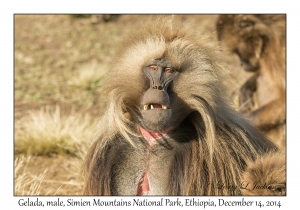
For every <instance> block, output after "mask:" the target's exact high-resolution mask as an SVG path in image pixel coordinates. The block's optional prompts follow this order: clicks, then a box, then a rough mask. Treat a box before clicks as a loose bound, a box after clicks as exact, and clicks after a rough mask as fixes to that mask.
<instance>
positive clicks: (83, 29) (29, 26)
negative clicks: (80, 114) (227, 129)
mask: <svg viewBox="0 0 300 210" xmlns="http://www.w3.org/2000/svg"><path fill="white" fill-rule="evenodd" d="M216 17H217V16H216V15H182V16H181V20H182V21H184V22H186V23H191V24H194V25H195V30H199V31H204V32H205V33H206V34H207V33H208V34H211V36H212V40H215V39H216V33H215V29H214V24H215V20H216ZM146 18H147V16H146V15H121V16H119V17H118V18H117V19H115V20H112V21H109V22H104V21H103V20H102V19H101V17H100V18H98V19H97V17H96V16H95V15H94V16H92V17H87V18H74V17H70V16H69V15H15V26H14V27H15V120H16V119H19V118H21V117H22V116H24V115H25V114H26V111H28V110H32V109H36V108H39V107H41V106H43V105H49V104H57V103H58V104H63V105H64V106H65V107H69V106H70V105H72V106H75V107H78V110H79V109H80V107H88V110H89V112H90V113H91V114H92V115H93V116H95V120H97V118H98V116H99V115H101V110H102V107H103V102H102V101H101V100H100V101H99V93H98V92H97V91H94V90H91V91H90V90H84V91H83V90H80V89H75V88H73V89H72V88H70V87H69V86H67V85H66V83H67V81H68V79H69V78H70V75H72V74H73V73H76V72H77V71H78V69H80V67H81V66H82V65H83V64H86V63H90V62H95V63H97V64H103V63H104V64H108V63H109V62H110V61H111V58H112V57H113V53H114V50H115V48H116V46H117V45H118V43H119V42H120V41H121V39H122V38H123V37H124V34H125V33H126V31H128V30H134V28H136V27H138V24H139V23H140V21H143V20H145V19H146ZM224 59H225V60H226V61H227V62H228V65H229V68H230V69H231V70H232V71H233V73H234V72H239V74H242V71H240V69H239V67H238V65H237V61H236V60H235V58H234V57H232V56H231V57H230V56H229V57H225V58H224ZM234 74H235V73H234ZM244 80H245V79H243V80H241V79H238V78H233V81H232V84H234V86H230V85H231V83H230V84H227V85H228V86H230V92H231V94H232V95H234V94H235V92H234V91H235V90H236V89H237V87H238V86H239V85H240V84H241V83H242V82H243V81H244ZM19 156H20V154H18V155H16V157H19ZM78 161H81V160H78V159H76V158H75V157H71V156H67V155H64V156H62V155H53V156H52V157H49V156H33V157H31V159H30V161H29V162H28V165H27V166H26V169H25V170H26V173H28V174H30V176H33V177H34V175H36V176H38V175H40V174H42V173H44V171H45V170H47V172H46V173H45V174H46V175H45V177H44V179H43V182H42V184H41V186H40V190H39V194H40V195H53V194H56V195H80V190H81V187H82V185H81V176H80V170H79V169H78V164H73V163H74V162H78ZM24 167H25V166H24ZM22 172H24V171H23V170H22ZM17 175H18V174H17ZM27 188H29V186H27Z"/></svg>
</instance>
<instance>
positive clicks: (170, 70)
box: [165, 68, 174, 74]
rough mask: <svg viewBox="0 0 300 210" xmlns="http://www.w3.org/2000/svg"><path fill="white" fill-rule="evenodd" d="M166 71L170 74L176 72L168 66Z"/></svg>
mask: <svg viewBox="0 0 300 210" xmlns="http://www.w3.org/2000/svg"><path fill="white" fill-rule="evenodd" d="M165 72H167V73H170V74H171V73H173V72H174V70H173V69H171V68H166V69H165Z"/></svg>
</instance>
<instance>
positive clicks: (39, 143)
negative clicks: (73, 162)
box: [15, 106, 96, 156]
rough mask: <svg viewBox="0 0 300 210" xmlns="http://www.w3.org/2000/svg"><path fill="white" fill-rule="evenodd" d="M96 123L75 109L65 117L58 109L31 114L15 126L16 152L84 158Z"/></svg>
mask: <svg viewBox="0 0 300 210" xmlns="http://www.w3.org/2000/svg"><path fill="white" fill-rule="evenodd" d="M95 122H96V121H95V120H93V119H92V118H91V117H90V116H89V115H88V114H85V113H78V112H75V111H74V110H70V112H69V113H68V114H63V113H61V110H60V107H59V106H55V108H51V107H43V108H41V109H39V110H35V111H29V113H28V115H26V116H24V117H23V118H21V119H19V120H18V121H16V123H15V152H16V153H17V154H18V153H23V154H28V155H49V154H53V153H54V154H71V155H76V156H83V154H85V152H86V149H87V148H88V147H89V146H90V143H91V140H92V138H93V128H94V127H95Z"/></svg>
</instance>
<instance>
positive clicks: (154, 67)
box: [149, 65, 157, 71]
mask: <svg viewBox="0 0 300 210" xmlns="http://www.w3.org/2000/svg"><path fill="white" fill-rule="evenodd" d="M149 68H150V70H151V71H156V70H157V66H154V65H152V66H150V67H149Z"/></svg>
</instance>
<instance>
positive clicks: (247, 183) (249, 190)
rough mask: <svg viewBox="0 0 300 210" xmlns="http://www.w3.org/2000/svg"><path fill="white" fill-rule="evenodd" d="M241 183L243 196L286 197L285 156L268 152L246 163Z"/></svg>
mask: <svg viewBox="0 0 300 210" xmlns="http://www.w3.org/2000/svg"><path fill="white" fill-rule="evenodd" d="M242 183H243V184H242V185H243V187H242V188H241V191H242V194H243V195H286V161H285V154H284V153H283V152H282V153H280V152H276V153H273V152H270V153H269V154H266V155H264V156H261V157H258V158H257V159H256V160H255V161H249V162H247V168H246V170H245V172H244V173H243V175H242Z"/></svg>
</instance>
